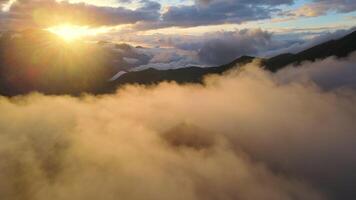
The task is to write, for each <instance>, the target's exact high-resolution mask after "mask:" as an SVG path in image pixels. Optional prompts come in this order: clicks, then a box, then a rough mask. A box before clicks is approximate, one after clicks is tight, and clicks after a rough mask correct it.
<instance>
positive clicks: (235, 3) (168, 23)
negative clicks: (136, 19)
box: [136, 0, 293, 30]
mask: <svg viewBox="0 0 356 200" xmlns="http://www.w3.org/2000/svg"><path fill="white" fill-rule="evenodd" d="M292 3H293V0H269V1H260V0H253V1H245V0H208V1H207V0H204V1H195V4H193V5H180V6H169V7H168V8H167V9H166V10H165V12H163V13H162V16H161V20H159V21H155V22H149V23H138V24H137V26H136V28H137V29H139V30H140V29H141V30H142V29H155V28H163V27H172V26H173V27H194V26H203V25H216V24H227V23H231V24H239V23H242V22H247V21H255V20H261V19H268V18H270V17H271V16H272V14H273V13H275V12H277V11H279V8H278V6H281V5H286V4H292Z"/></svg>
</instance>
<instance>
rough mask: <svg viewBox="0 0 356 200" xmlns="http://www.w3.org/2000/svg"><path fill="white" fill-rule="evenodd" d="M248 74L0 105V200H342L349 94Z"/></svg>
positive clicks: (349, 178)
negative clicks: (95, 94)
mask: <svg viewBox="0 0 356 200" xmlns="http://www.w3.org/2000/svg"><path fill="white" fill-rule="evenodd" d="M347 62H350V63H354V57H352V58H351V59H350V60H348V61H337V60H333V59H328V60H326V61H321V62H318V63H314V64H306V66H305V67H302V68H300V69H301V72H299V73H300V74H314V73H318V74H325V73H327V72H328V71H329V70H330V68H338V67H339V66H342V69H344V68H347V67H353V68H354V65H345V63H347ZM330 63H331V64H330ZM329 64H330V66H328V65H329ZM256 65H258V64H257V63H254V64H251V65H249V66H247V67H245V68H244V69H242V70H239V71H232V72H230V73H227V74H225V75H223V76H211V77H209V78H207V79H206V82H205V85H203V86H202V85H177V84H175V83H162V84H160V85H157V86H154V87H143V86H127V87H125V88H122V89H120V90H118V92H117V93H116V94H113V95H104V96H98V97H95V96H83V97H78V98H76V97H68V96H44V95H41V94H32V95H28V96H22V97H14V98H5V97H2V98H1V99H0V111H1V113H6V114H3V115H1V116H0V141H1V145H0V160H1V162H0V179H1V182H0V198H1V199H8V200H13V199H18V200H22V199H24V200H25V199H26V200H32V199H36V200H42V199H49V198H50V199H53V200H63V199H78V200H81V199H86V200H87V199H107V200H110V199H128V200H130V199H155V200H157V199H173V200H175V199H177V200H178V199H184V200H198V199H204V200H206V199H243V200H244V199H256V200H259V199H263V200H265V199H273V200H275V199H283V200H286V199H287V200H288V199H310V200H318V199H328V198H332V199H354V197H355V195H356V194H355V191H354V187H353V184H352V183H354V182H355V180H356V177H355V176H354V169H355V167H356V159H355V156H354V152H355V146H356V145H355V141H356V138H355V137H356V135H355V134H354V133H355V130H356V125H355V123H354V119H355V117H356V108H355V106H354V105H355V103H356V94H355V91H354V90H352V89H347V88H344V90H341V91H340V90H333V89H331V90H328V91H324V90H321V89H320V88H318V87H317V86H316V85H315V84H318V81H316V83H315V84H312V83H313V80H314V78H313V76H311V80H310V81H311V82H305V81H301V80H300V79H299V78H293V77H294V76H290V79H289V80H288V81H285V80H284V79H281V77H280V76H279V75H278V74H277V75H274V74H272V73H269V72H266V71H263V70H262V69H260V68H259V67H257V66H256ZM310 65H312V66H313V67H314V65H320V67H318V70H315V71H313V70H306V69H305V68H309V67H308V66H310ZM312 66H310V67H312ZM322 66H323V67H322ZM324 69H325V70H326V71H325V72H324V71H323V70H324ZM286 70H287V72H283V73H287V74H289V73H291V74H293V73H294V74H295V72H293V71H294V70H296V69H286ZM327 74H329V75H328V80H332V79H339V78H340V77H339V76H341V75H343V73H327ZM330 183H332V184H330Z"/></svg>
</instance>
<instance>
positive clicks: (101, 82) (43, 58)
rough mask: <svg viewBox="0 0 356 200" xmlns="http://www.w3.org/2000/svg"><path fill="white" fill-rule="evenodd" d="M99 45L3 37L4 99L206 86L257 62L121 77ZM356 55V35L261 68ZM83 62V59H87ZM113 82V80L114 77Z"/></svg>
mask: <svg viewBox="0 0 356 200" xmlns="http://www.w3.org/2000/svg"><path fill="white" fill-rule="evenodd" d="M102 45H103V44H98V45H88V44H84V43H83V44H78V45H77V47H75V48H72V47H71V46H70V45H66V44H65V43H63V41H60V40H59V39H58V38H57V37H55V36H54V35H52V34H50V33H48V32H43V31H38V30H31V31H26V32H23V33H21V34H20V36H19V34H18V33H6V34H2V37H0V95H3V96H14V95H22V94H27V93H30V92H35V91H37V92H41V93H45V94H70V95H79V94H81V93H93V94H103V93H110V92H114V91H115V90H116V88H118V87H120V86H122V85H125V84H144V85H149V84H155V83H159V82H162V81H175V82H177V83H202V80H203V78H204V76H206V75H208V74H222V73H223V72H226V71H228V70H230V69H232V68H234V67H236V66H242V65H244V64H246V63H249V62H252V61H253V60H254V59H256V58H255V57H250V56H242V57H240V58H238V59H236V60H234V61H233V62H231V63H228V64H225V65H222V66H218V67H205V68H202V67H186V68H179V69H169V70H157V69H153V68H150V69H146V70H142V71H128V72H127V71H125V72H124V71H121V72H119V73H118V74H117V77H116V78H114V79H112V81H108V80H109V79H110V78H111V77H113V76H114V75H115V73H117V69H118V68H117V63H114V62H112V61H113V60H117V59H115V58H116V57H114V56H115V55H113V54H112V52H110V51H106V50H103V49H102V48H101V47H100V46H102ZM355 50H356V31H354V32H352V33H350V34H348V35H346V36H344V37H342V38H340V39H338V40H331V41H328V42H325V43H323V44H319V45H317V46H314V47H312V48H309V49H306V50H304V51H302V52H299V53H297V54H281V55H278V56H275V57H272V58H268V59H260V58H258V59H260V60H261V63H262V66H263V67H264V68H265V69H267V70H270V71H272V72H276V71H278V70H279V69H282V68H283V67H286V66H287V65H298V64H300V63H301V62H303V61H315V60H317V59H323V58H326V57H329V56H336V57H339V58H342V57H346V56H347V55H348V54H350V53H351V52H353V51H355ZM83 58H85V59H83ZM114 77H115V76H114Z"/></svg>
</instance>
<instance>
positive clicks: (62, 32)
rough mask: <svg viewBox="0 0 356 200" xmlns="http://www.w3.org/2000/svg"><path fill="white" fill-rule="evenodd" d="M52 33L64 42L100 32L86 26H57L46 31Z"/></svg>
mask: <svg viewBox="0 0 356 200" xmlns="http://www.w3.org/2000/svg"><path fill="white" fill-rule="evenodd" d="M46 30H47V31H49V32H52V33H54V34H56V35H58V36H60V37H61V38H63V39H64V40H66V41H73V40H77V39H80V38H83V37H86V36H93V35H97V34H98V33H100V32H101V31H100V30H97V29H92V28H89V27H88V26H77V25H70V24H64V25H58V26H53V27H50V28H47V29H46Z"/></svg>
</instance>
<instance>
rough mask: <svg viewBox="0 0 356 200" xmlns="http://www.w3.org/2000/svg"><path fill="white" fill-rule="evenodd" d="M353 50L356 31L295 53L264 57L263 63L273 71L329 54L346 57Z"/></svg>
mask: <svg viewBox="0 0 356 200" xmlns="http://www.w3.org/2000/svg"><path fill="white" fill-rule="evenodd" d="M355 50H356V31H354V32H352V33H351V34H349V35H346V36H344V37H343V38H341V39H338V40H330V41H328V42H325V43H322V44H319V45H317V46H314V47H311V48H309V49H306V50H304V51H301V52H299V53H297V54H281V55H278V56H275V57H272V58H270V59H266V60H264V62H263V64H264V65H265V67H266V69H268V70H271V71H273V72H275V71H278V70H279V69H281V68H283V67H285V66H287V65H290V64H295V65H298V64H300V63H301V62H303V61H315V60H317V59H324V58H327V57H330V56H336V57H339V58H342V57H346V56H347V55H348V54H350V53H351V52H353V51H355Z"/></svg>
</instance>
